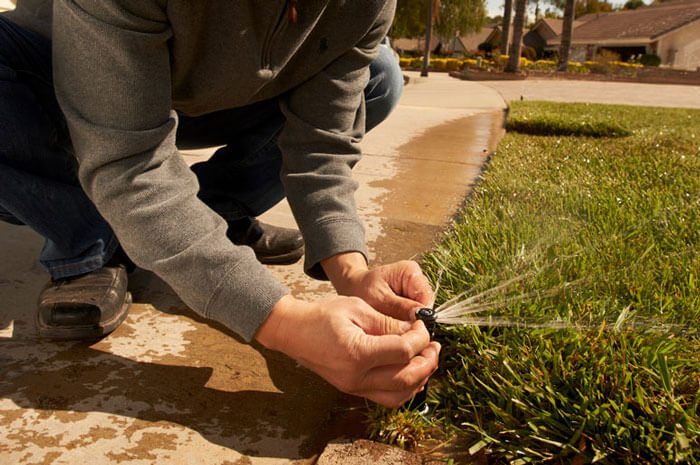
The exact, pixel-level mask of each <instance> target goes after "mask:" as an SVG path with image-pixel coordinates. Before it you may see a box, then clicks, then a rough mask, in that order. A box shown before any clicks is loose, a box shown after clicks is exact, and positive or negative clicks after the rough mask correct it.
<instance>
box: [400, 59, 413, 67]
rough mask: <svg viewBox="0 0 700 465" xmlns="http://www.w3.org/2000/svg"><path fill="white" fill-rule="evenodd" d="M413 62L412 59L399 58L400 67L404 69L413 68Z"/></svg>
mask: <svg viewBox="0 0 700 465" xmlns="http://www.w3.org/2000/svg"><path fill="white" fill-rule="evenodd" d="M411 60H412V58H399V66H401V67H402V68H408V67H409V66H411Z"/></svg>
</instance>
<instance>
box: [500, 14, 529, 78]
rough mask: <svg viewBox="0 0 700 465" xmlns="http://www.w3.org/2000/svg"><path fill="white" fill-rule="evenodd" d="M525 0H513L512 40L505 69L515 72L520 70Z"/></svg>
mask: <svg viewBox="0 0 700 465" xmlns="http://www.w3.org/2000/svg"><path fill="white" fill-rule="evenodd" d="M526 8H527V0H515V17H514V18H513V41H512V42H511V46H510V53H509V54H508V55H509V57H508V65H507V66H506V69H505V71H506V72H509V73H517V72H518V71H520V46H521V45H522V40H523V27H524V26H525V9H526Z"/></svg>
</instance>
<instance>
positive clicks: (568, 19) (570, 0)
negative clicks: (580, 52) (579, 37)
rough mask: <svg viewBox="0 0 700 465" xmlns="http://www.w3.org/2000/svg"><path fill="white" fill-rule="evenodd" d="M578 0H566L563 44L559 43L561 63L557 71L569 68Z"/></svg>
mask: <svg viewBox="0 0 700 465" xmlns="http://www.w3.org/2000/svg"><path fill="white" fill-rule="evenodd" d="M575 3H576V0H566V6H565V7H564V23H563V24H562V28H561V44H560V45H559V64H558V65H557V71H566V70H567V69H569V51H570V50H571V39H572V38H573V32H574V27H573V26H574V7H575Z"/></svg>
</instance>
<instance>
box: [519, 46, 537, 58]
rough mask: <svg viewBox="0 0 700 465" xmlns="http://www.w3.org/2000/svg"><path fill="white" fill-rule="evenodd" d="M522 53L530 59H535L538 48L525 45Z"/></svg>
mask: <svg viewBox="0 0 700 465" xmlns="http://www.w3.org/2000/svg"><path fill="white" fill-rule="evenodd" d="M521 55H522V56H524V57H525V58H527V59H528V60H530V61H535V60H536V59H537V50H535V49H534V48H533V47H523V51H522V53H521Z"/></svg>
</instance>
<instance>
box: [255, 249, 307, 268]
mask: <svg viewBox="0 0 700 465" xmlns="http://www.w3.org/2000/svg"><path fill="white" fill-rule="evenodd" d="M303 256H304V247H301V248H299V249H297V250H293V251H291V252H289V253H286V254H283V255H274V256H272V257H260V256H257V255H256V257H257V259H258V261H259V262H260V263H262V264H263V265H293V264H295V263H296V262H298V261H299V259H300V258H301V257H303Z"/></svg>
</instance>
